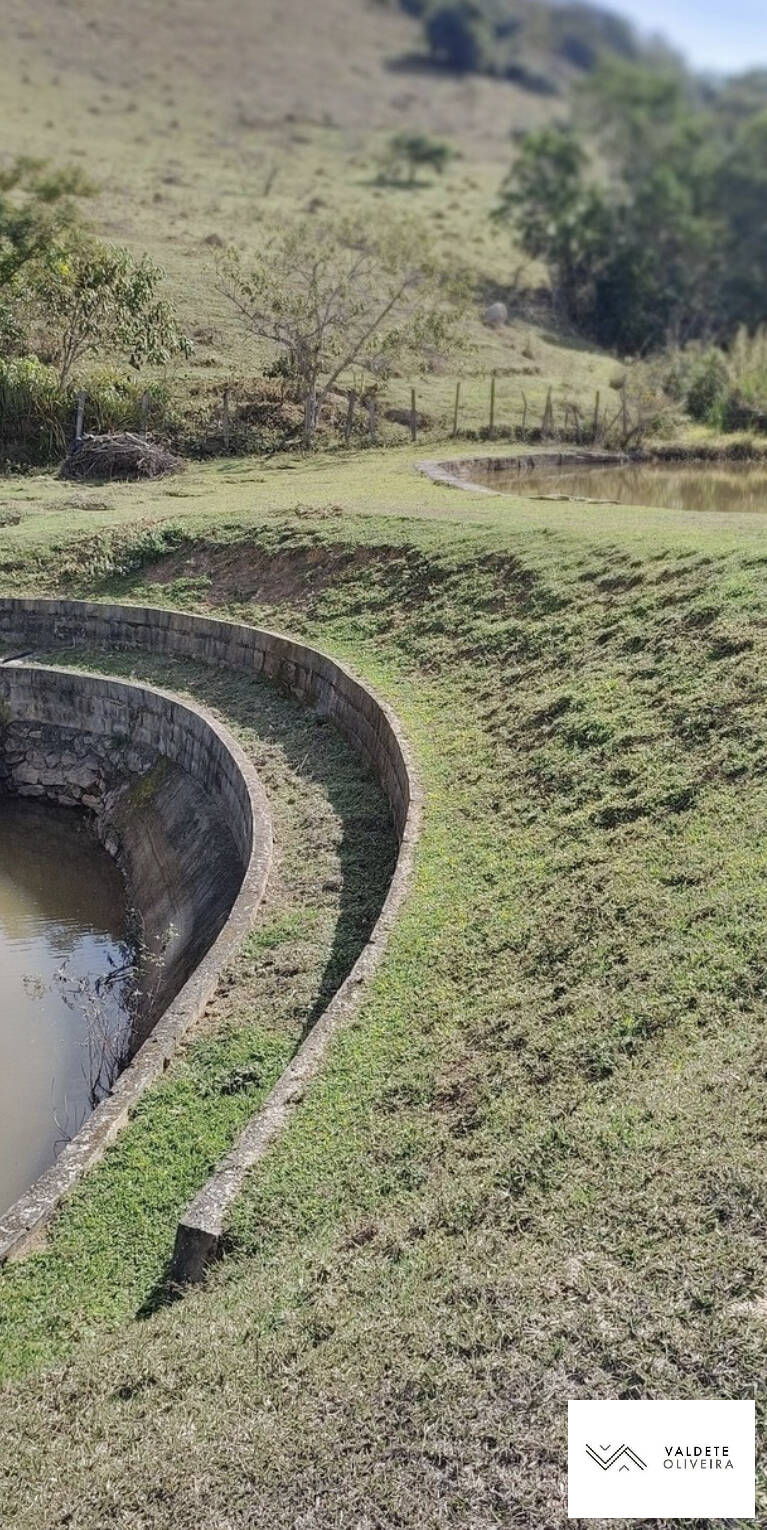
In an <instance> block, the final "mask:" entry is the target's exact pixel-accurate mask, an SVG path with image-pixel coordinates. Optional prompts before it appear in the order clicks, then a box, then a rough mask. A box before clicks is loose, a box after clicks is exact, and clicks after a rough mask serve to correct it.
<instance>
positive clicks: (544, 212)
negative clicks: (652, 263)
mask: <svg viewBox="0 0 767 1530" xmlns="http://www.w3.org/2000/svg"><path fill="white" fill-rule="evenodd" d="M587 165H588V157H587V155H586V152H585V150H584V148H583V146H582V144H581V143H580V141H579V139H578V138H577V137H576V135H575V133H574V132H572V131H571V130H570V129H567V128H557V127H552V128H543V129H541V130H540V131H539V132H535V133H528V134H526V135H525V136H524V138H523V139H522V142H521V147H520V152H519V157H518V159H517V162H516V164H515V165H514V166H513V167H512V169H511V170H510V171H509V173H508V175H507V177H506V179H505V181H504V182H503V185H502V187H501V200H500V204H499V206H498V208H497V209H496V213H495V216H496V217H497V218H500V219H511V218H513V219H514V222H515V227H516V230H517V232H518V234H519V238H520V242H521V244H522V248H523V249H524V250H525V253H526V254H528V255H532V256H533V257H535V258H536V259H538V260H543V261H544V262H545V264H546V267H547V270H548V273H549V279H550V281H551V286H552V291H553V294H554V298H555V301H556V302H557V304H558V306H559V307H560V308H561V309H563V311H564V312H565V314H566V315H567V317H568V318H570V319H573V320H575V321H576V322H577V321H579V320H581V319H583V318H584V317H586V316H587V315H588V314H589V313H590V311H591V308H592V306H593V279H594V270H595V258H596V255H597V253H598V251H599V250H600V249H601V248H602V247H603V245H604V240H605V227H606V224H607V223H608V221H609V214H608V209H607V206H606V203H605V201H604V199H603V197H602V196H601V194H600V193H599V191H598V190H597V189H596V188H595V187H592V186H589V185H588V184H587V182H586V179H585V172H586V169H587Z"/></svg>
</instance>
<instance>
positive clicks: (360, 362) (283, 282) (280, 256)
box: [221, 219, 470, 447]
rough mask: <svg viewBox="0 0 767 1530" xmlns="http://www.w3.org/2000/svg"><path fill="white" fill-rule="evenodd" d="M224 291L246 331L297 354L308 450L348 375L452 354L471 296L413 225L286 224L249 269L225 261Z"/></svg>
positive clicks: (235, 258)
mask: <svg viewBox="0 0 767 1530" xmlns="http://www.w3.org/2000/svg"><path fill="white" fill-rule="evenodd" d="M221 285H222V288H223V291H224V293H225V295H226V296H227V297H228V299H229V300H230V302H231V303H232V304H233V306H234V308H235V310H236V312H237V314H238V315H239V318H240V321H241V323H242V324H243V325H244V327H245V329H246V330H247V332H248V333H249V334H251V335H253V336H255V337H256V338H257V339H259V340H267V341H269V342H271V344H272V345H274V346H276V347H277V349H278V351H280V352H281V353H282V354H283V355H286V356H287V357H288V359H289V362H290V367H291V372H292V375H293V377H294V379H295V381H296V388H297V393H298V397H299V399H300V402H301V404H302V406H303V442H304V445H305V446H306V447H309V446H311V444H312V441H313V439H314V434H315V431H316V427H317V421H318V418H319V415H320V411H321V409H322V406H323V404H324V403H325V401H326V399H327V398H328V396H329V394H330V393H331V391H332V390H333V388H335V386H336V384H337V383H338V382H339V380H340V379H341V377H342V376H343V374H344V373H346V372H348V371H349V369H350V368H352V367H355V368H359V369H367V370H369V371H371V372H373V373H374V374H375V375H380V374H381V371H382V370H385V369H386V368H388V367H391V366H392V365H393V364H395V363H397V364H402V363H404V362H406V361H410V362H415V363H422V362H423V361H424V359H425V357H427V356H428V355H429V354H430V353H431V352H432V350H434V349H437V350H440V349H442V350H444V349H446V348H448V347H449V346H450V345H451V344H452V343H453V342H454V340H455V338H456V336H457V334H458V333H459V332H460V329H461V325H462V321H463V317H464V314H465V313H466V311H467V309H468V304H469V299H470V289H469V286H468V283H467V280H466V278H465V276H464V275H463V274H462V273H461V272H459V271H455V270H452V269H448V268H446V267H445V265H444V263H443V262H442V261H440V260H439V259H438V257H437V256H436V255H435V253H434V251H433V249H432V246H431V244H430V241H429V237H428V233H427V231H426V230H425V229H424V228H423V227H422V226H421V225H420V224H418V223H410V222H408V223H401V224H392V223H390V222H389V223H385V224H381V225H380V226H375V225H372V226H370V225H367V226H365V227H361V226H360V225H359V224H357V223H354V222H352V221H350V220H349V221H345V222H343V221H342V222H338V221H335V220H333V221H328V222H324V223H317V222H315V221H314V220H313V219H312V220H311V221H309V220H306V221H301V222H296V223H281V224H278V225H277V226H276V227H275V229H274V231H273V232H272V234H271V236H270V237H269V238H268V239H267V240H266V241H265V242H264V244H263V245H262V247H261V249H260V250H259V251H258V253H257V254H256V256H255V258H253V259H252V260H251V261H249V262H248V264H247V265H246V264H245V263H244V262H243V261H242V259H241V257H240V256H239V255H238V253H237V252H236V251H234V250H232V251H230V252H229V253H228V254H227V255H226V256H225V258H224V260H223V262H222V266H221Z"/></svg>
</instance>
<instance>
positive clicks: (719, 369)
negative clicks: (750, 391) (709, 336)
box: [685, 349, 730, 420]
mask: <svg viewBox="0 0 767 1530" xmlns="http://www.w3.org/2000/svg"><path fill="white" fill-rule="evenodd" d="M729 390H730V374H729V370H728V367H727V362H726V361H725V358H724V356H723V355H722V352H721V351H719V350H716V349H712V350H710V351H706V353H705V355H704V356H702V357H701V360H700V361H699V363H698V365H697V367H696V369H695V371H694V372H693V375H692V380H691V382H690V385H689V388H688V390H687V398H686V400H685V403H686V407H687V412H688V414H690V415H691V416H692V418H693V419H694V420H710V419H711V418H712V415H713V414H714V411H715V410H716V409H717V408H719V407H721V405H722V403H723V401H724V399H725V398H726V396H727V394H728V392H729Z"/></svg>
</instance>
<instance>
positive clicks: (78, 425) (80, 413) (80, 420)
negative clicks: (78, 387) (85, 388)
mask: <svg viewBox="0 0 767 1530" xmlns="http://www.w3.org/2000/svg"><path fill="white" fill-rule="evenodd" d="M84 423H85V394H84V393H83V392H80V393H78V395H77V415H76V418H75V440H76V441H82V439H83V425H84Z"/></svg>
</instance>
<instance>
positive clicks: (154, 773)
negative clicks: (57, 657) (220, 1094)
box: [0, 665, 272, 1263]
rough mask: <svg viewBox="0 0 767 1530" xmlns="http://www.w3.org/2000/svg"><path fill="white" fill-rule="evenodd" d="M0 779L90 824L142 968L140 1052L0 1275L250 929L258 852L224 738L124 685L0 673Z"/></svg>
mask: <svg viewBox="0 0 767 1530" xmlns="http://www.w3.org/2000/svg"><path fill="white" fill-rule="evenodd" d="M0 781H2V786H3V788H4V789H5V790H6V791H13V792H16V793H18V794H19V795H22V796H32V797H38V798H44V797H49V798H50V799H51V800H53V801H55V802H58V803H63V804H69V805H73V806H77V807H80V808H85V809H87V810H89V811H90V812H91V813H92V814H93V815H94V818H95V822H96V826H97V830H98V833H99V837H100V838H101V840H102V842H103V843H104V845H105V846H106V848H107V850H108V851H109V853H110V854H111V855H112V856H113V857H114V858H115V859H116V860H117V861H118V864H119V865H120V866H121V869H122V870H123V872H124V874H125V878H126V882H127V885H128V890H129V895H130V898H131V901H132V903H133V904H134V905H135V910H136V913H137V915H138V918H139V921H140V924H141V926H142V935H143V937H144V943H145V945H146V948H147V958H148V961H147V969H146V975H147V978H146V983H145V991H146V992H147V995H148V1002H147V1004H146V1005H145V1006H144V1008H143V1010H142V1014H141V1016H140V1025H141V1029H140V1033H139V1034H138V1035H137V1036H136V1037H135V1038H134V1044H138V1043H139V1042H141V1041H143V1045H141V1046H140V1047H139V1050H138V1051H137V1052H136V1055H135V1056H134V1058H133V1061H132V1062H131V1063H130V1064H129V1066H128V1067H127V1069H126V1070H125V1071H124V1072H123V1073H122V1074H121V1076H120V1078H119V1079H118V1080H117V1082H116V1083H115V1085H114V1087H113V1089H112V1092H111V1094H110V1096H109V1097H108V1098H107V1099H106V1100H104V1101H103V1102H102V1104H101V1105H99V1106H98V1107H97V1108H96V1110H95V1111H94V1112H93V1114H92V1115H91V1116H90V1117H89V1118H88V1120H87V1122H86V1123H85V1125H84V1126H83V1127H82V1129H81V1130H80V1132H78V1134H77V1136H76V1137H75V1138H74V1139H73V1140H72V1142H71V1143H70V1144H69V1145H68V1146H67V1147H66V1148H65V1149H64V1151H63V1152H62V1153H61V1155H60V1156H59V1158H58V1159H57V1160H56V1162H55V1163H54V1164H53V1165H52V1166H51V1168H50V1169H49V1170H48V1171H47V1173H45V1174H44V1175H43V1176H42V1177H41V1178H40V1179H39V1180H38V1181H37V1183H36V1184H35V1185H33V1186H32V1188H31V1189H30V1190H29V1191H27V1192H26V1193H25V1195H24V1196H22V1197H21V1199H20V1200H19V1201H17V1202H16V1204H15V1205H14V1206H13V1207H11V1209H10V1211H8V1212H7V1213H5V1215H3V1216H2V1217H0V1263H2V1262H3V1260H5V1259H7V1258H9V1257H11V1256H18V1255H19V1254H21V1253H23V1252H25V1251H26V1250H27V1249H28V1248H29V1247H31V1246H33V1244H34V1242H35V1241H37V1240H38V1239H39V1236H40V1233H41V1231H42V1229H43V1228H44V1226H45V1223H46V1222H47V1220H48V1219H49V1217H50V1215H51V1213H52V1211H53V1210H54V1208H55V1206H56V1205H57V1204H58V1202H59V1201H60V1200H61V1198H62V1197H63V1196H64V1195H65V1194H66V1193H67V1191H68V1190H70V1189H71V1187H72V1185H73V1184H74V1183H75V1182H76V1180H77V1179H78V1178H79V1177H80V1175H81V1174H82V1173H83V1172H84V1171H85V1169H87V1168H88V1167H89V1165H90V1164H91V1163H93V1162H94V1161H95V1159H97V1158H98V1157H100V1155H101V1154H102V1153H103V1151H104V1148H105V1147H106V1145H107V1143H108V1142H110V1141H111V1140H112V1138H113V1137H114V1136H115V1134H116V1132H117V1131H118V1130H119V1128H120V1126H121V1125H122V1124H123V1123H124V1121H125V1120H126V1118H127V1115H128V1112H129V1110H130V1109H131V1107H132V1106H133V1105H134V1104H135V1102H136V1100H137V1098H138V1096H139V1095H140V1093H141V1092H142V1091H143V1090H144V1089H145V1088H146V1085H147V1084H148V1083H149V1081H150V1079H152V1078H153V1077H155V1076H156V1074H157V1073H159V1072H160V1071H162V1069H163V1068H164V1067H165V1066H166V1064H167V1061H168V1059H169V1057H170V1056H171V1054H172V1052H173V1051H174V1049H175V1047H176V1045H177V1044H178V1042H179V1040H180V1038H181V1036H182V1035H183V1034H184V1032H185V1031H186V1029H187V1028H188V1026H189V1024H190V1023H191V1022H192V1020H194V1019H195V1018H196V1017H197V1016H198V1015H199V1014H200V1013H201V1012H202V1009H203V1008H204V1006H205V1004H206V1003H207V1002H208V999H209V998H210V996H211V994H212V993H213V991H214V989H215V986H216V982H217V980H218V976H219V973H220V971H221V968H222V966H223V964H224V963H225V961H226V960H227V959H228V958H229V956H230V955H231V952H232V949H233V946H234V944H235V943H236V942H237V941H238V940H239V939H240V938H242V936H243V935H244V934H245V933H247V930H248V929H249V928H250V925H251V923H252V920H253V917H254V914H255V911H256V908H257V906H258V903H259V902H260V899H261V896H262V894H263V891H264V887H265V884H266V878H267V875H268V870H269V865H270V862H271V848H272V841H271V824H270V818H269V811H268V807H267V804H266V800H265V798H264V795H263V792H262V790H261V787H260V785H259V783H258V780H257V778H256V776H255V774H254V772H253V770H252V768H251V766H250V765H249V763H248V761H247V760H246V759H245V757H244V756H243V755H242V753H241V751H240V750H239V748H238V746H237V744H236V743H235V742H234V740H233V739H232V738H230V737H229V735H228V734H227V733H226V732H225V731H224V730H223V729H221V728H220V727H219V726H218V725H217V724H215V723H214V722H213V721H212V719H210V718H208V717H207V715H206V714H204V713H203V712H201V711H199V710H198V709H196V708H192V707H189V706H185V705H183V704H182V703H181V702H180V701H178V700H177V699H176V698H174V697H173V696H170V695H167V694H166V693H164V692H162V691H157V690H154V689H152V688H150V687H148V686H142V685H134V684H131V683H129V682H127V681H116V680H111V679H106V678H102V677H99V676H93V675H80V674H73V673H71V672H69V673H68V672H66V671H63V670H56V669H49V668H36V667H35V668H32V667H29V668H28V667H17V666H15V665H5V666H2V667H0ZM201 840H202V842H203V843H204V846H205V850H204V855H201V854H200V843H201ZM160 1016H162V1018H161V1019H160V1018H159V1017H160Z"/></svg>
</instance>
